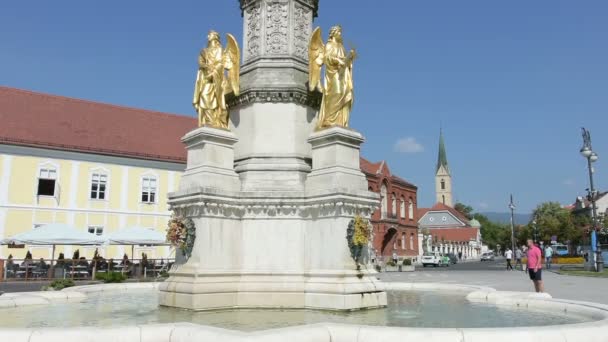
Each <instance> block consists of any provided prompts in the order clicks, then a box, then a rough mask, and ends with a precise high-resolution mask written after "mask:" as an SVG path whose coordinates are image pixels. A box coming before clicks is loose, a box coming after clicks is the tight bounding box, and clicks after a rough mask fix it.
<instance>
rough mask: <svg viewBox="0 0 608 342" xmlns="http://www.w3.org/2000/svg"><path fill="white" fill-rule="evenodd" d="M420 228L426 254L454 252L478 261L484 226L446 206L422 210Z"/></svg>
mask: <svg viewBox="0 0 608 342" xmlns="http://www.w3.org/2000/svg"><path fill="white" fill-rule="evenodd" d="M418 215H419V216H420V219H419V220H418V228H419V229H420V231H421V232H422V235H423V236H424V242H423V249H424V251H425V252H439V253H454V254H455V255H459V256H462V257H463V258H467V259H469V258H473V259H474V258H478V257H479V256H480V254H481V252H482V242H481V231H480V230H481V225H480V224H479V222H478V221H477V220H475V219H472V220H468V219H467V218H466V217H464V216H463V215H462V214H461V213H460V212H458V211H457V210H456V209H454V208H452V207H448V206H447V205H445V204H442V203H437V204H435V205H434V206H433V207H432V208H421V209H419V211H418Z"/></svg>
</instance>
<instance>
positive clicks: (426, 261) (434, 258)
mask: <svg viewBox="0 0 608 342" xmlns="http://www.w3.org/2000/svg"><path fill="white" fill-rule="evenodd" d="M420 261H421V262H422V266H423V267H427V266H433V267H437V266H450V258H449V257H447V256H445V255H441V254H439V253H424V255H422V257H421V258H420Z"/></svg>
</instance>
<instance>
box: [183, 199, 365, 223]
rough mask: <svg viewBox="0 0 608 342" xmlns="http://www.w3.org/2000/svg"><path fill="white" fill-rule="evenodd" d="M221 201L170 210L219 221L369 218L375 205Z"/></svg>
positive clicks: (330, 201)
mask: <svg viewBox="0 0 608 342" xmlns="http://www.w3.org/2000/svg"><path fill="white" fill-rule="evenodd" d="M255 201H257V200H253V201H252V202H250V203H242V202H241V203H237V202H232V203H230V202H227V201H222V200H221V199H217V198H204V199H202V198H199V199H195V200H192V201H188V203H180V204H174V205H172V206H171V209H172V210H173V211H174V212H175V213H176V214H177V215H179V216H182V217H200V216H203V217H219V218H232V219H243V218H256V219H260V218H273V219H292V218H294V217H297V218H301V219H310V218H315V219H318V218H326V217H336V216H351V217H352V216H355V215H361V216H363V217H369V216H370V215H371V214H372V213H373V211H374V210H376V205H375V204H374V203H370V202H366V201H356V200H354V201H353V200H345V199H344V198H327V199H325V200H323V202H317V203H311V202H307V201H298V202H295V201H294V202H292V203H289V204H286V203H283V201H281V200H277V201H269V202H267V203H261V204H257V203H256V202H255Z"/></svg>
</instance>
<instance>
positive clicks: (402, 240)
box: [401, 233, 405, 249]
mask: <svg viewBox="0 0 608 342" xmlns="http://www.w3.org/2000/svg"><path fill="white" fill-rule="evenodd" d="M401 249H405V233H402V234H401Z"/></svg>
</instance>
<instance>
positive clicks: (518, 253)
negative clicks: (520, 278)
mask: <svg viewBox="0 0 608 342" xmlns="http://www.w3.org/2000/svg"><path fill="white" fill-rule="evenodd" d="M522 256H523V253H522V251H521V249H519V247H517V249H516V250H515V268H517V265H519V269H520V270H521V271H523V270H524V266H523V264H522V263H521V258H522Z"/></svg>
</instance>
